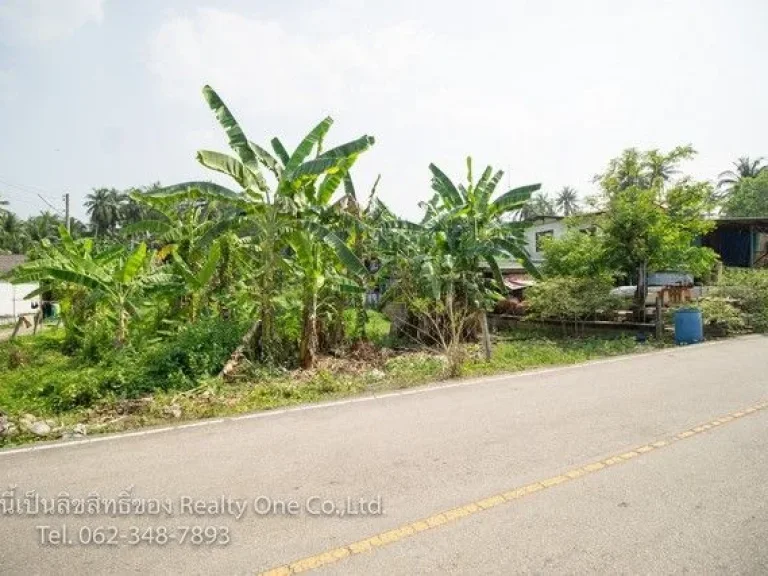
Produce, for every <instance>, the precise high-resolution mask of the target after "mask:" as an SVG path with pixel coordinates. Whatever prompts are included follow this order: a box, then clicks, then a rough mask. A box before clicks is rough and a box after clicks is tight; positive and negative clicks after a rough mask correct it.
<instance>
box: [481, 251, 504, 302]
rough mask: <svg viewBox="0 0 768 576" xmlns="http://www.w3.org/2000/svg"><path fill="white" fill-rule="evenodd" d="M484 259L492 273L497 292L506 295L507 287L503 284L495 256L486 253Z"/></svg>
mask: <svg viewBox="0 0 768 576" xmlns="http://www.w3.org/2000/svg"><path fill="white" fill-rule="evenodd" d="M485 261H486V262H487V263H488V266H489V267H490V269H491V272H492V273H493V279H494V280H495V281H496V284H497V286H498V289H499V293H500V294H502V295H506V294H507V287H506V286H505V285H504V277H503V276H502V275H501V269H500V268H499V264H498V262H496V258H494V257H493V256H490V255H487V254H486V255H485Z"/></svg>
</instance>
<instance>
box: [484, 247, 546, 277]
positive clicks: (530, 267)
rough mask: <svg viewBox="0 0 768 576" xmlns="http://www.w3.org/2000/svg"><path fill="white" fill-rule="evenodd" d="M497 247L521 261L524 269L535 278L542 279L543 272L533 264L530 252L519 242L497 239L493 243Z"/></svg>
mask: <svg viewBox="0 0 768 576" xmlns="http://www.w3.org/2000/svg"><path fill="white" fill-rule="evenodd" d="M493 243H494V244H495V245H496V246H497V247H499V248H501V249H502V250H504V251H505V252H507V253H509V254H510V255H512V256H513V257H514V258H516V259H517V260H519V261H520V263H521V264H522V265H523V268H525V269H526V271H527V272H528V273H529V274H530V275H531V276H533V277H534V278H541V272H539V269H538V268H536V265H535V264H534V263H533V262H531V258H530V256H529V255H528V252H527V251H526V250H525V248H523V247H522V246H521V245H520V244H518V243H517V242H513V241H510V240H507V239H505V238H497V239H495V240H494V242H493Z"/></svg>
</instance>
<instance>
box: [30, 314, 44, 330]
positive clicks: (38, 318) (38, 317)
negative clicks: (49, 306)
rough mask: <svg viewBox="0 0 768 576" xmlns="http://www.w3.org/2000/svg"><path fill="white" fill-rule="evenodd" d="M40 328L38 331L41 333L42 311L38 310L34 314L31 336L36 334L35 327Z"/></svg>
mask: <svg viewBox="0 0 768 576" xmlns="http://www.w3.org/2000/svg"><path fill="white" fill-rule="evenodd" d="M38 326H40V331H41V332H42V331H43V311H42V310H38V311H37V314H35V326H34V327H33V328H32V335H35V334H37V327H38Z"/></svg>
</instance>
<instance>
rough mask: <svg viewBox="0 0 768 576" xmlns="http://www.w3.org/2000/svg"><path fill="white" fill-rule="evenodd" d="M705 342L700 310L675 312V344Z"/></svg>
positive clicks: (685, 309)
mask: <svg viewBox="0 0 768 576" xmlns="http://www.w3.org/2000/svg"><path fill="white" fill-rule="evenodd" d="M703 340H704V322H703V321H702V319H701V310H699V309H698V308H681V309H680V310H678V311H677V312H675V344H696V343H697V342H702V341H703Z"/></svg>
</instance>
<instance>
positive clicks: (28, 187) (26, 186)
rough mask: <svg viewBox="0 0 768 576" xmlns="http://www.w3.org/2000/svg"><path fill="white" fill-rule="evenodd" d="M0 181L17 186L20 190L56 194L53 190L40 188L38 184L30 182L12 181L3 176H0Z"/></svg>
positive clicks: (12, 186)
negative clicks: (19, 182)
mask: <svg viewBox="0 0 768 576" xmlns="http://www.w3.org/2000/svg"><path fill="white" fill-rule="evenodd" d="M0 183H2V184H5V185H6V186H10V187H11V188H18V189H19V190H20V191H21V192H31V193H34V194H39V193H41V192H42V193H43V194H46V195H50V196H56V194H54V193H53V192H51V191H49V190H46V189H45V188H40V187H39V186H33V185H31V184H18V183H14V182H9V181H8V180H5V179H3V178H0Z"/></svg>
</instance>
